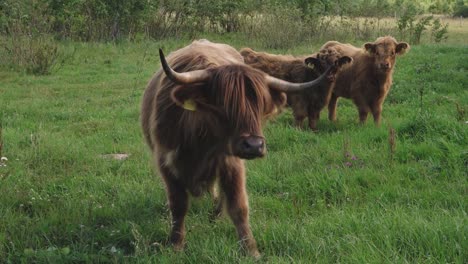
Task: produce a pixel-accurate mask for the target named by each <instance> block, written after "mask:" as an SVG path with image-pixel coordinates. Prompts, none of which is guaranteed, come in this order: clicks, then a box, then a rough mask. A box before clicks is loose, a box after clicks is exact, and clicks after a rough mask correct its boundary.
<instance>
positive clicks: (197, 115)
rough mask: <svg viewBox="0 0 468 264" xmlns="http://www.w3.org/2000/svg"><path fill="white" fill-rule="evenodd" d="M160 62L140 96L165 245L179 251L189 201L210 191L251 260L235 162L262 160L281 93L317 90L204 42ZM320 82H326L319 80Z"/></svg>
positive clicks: (239, 166)
mask: <svg viewBox="0 0 468 264" xmlns="http://www.w3.org/2000/svg"><path fill="white" fill-rule="evenodd" d="M161 62H162V65H163V69H164V70H160V71H158V72H157V73H156V74H155V75H154V76H153V78H152V79H151V81H150V82H149V84H148V86H147V89H146V91H145V93H144V96H143V103H142V109H141V121H142V127H143V134H144V136H145V139H146V141H147V143H148V145H149V146H150V148H151V150H152V152H153V155H154V158H155V163H156V164H157V166H158V168H159V171H160V174H161V176H162V178H163V179H164V182H165V184H166V191H167V197H168V200H169V207H170V211H171V214H172V231H171V235H170V242H171V243H172V244H173V245H174V247H175V248H176V249H182V248H183V245H184V237H185V228H184V219H185V215H186V214H187V210H188V204H189V195H192V196H200V195H202V194H203V193H204V192H205V191H207V190H212V189H213V186H215V184H217V185H218V188H217V189H218V190H219V191H220V193H219V201H220V203H219V204H218V207H217V208H216V209H215V212H214V214H216V215H217V214H219V213H220V211H221V208H222V205H223V204H224V205H225V206H226V208H227V212H228V213H229V216H230V217H231V219H232V221H233V223H234V225H235V226H236V230H237V233H238V236H239V239H240V240H241V242H242V245H243V246H244V247H245V249H246V250H247V252H248V253H249V254H250V255H252V256H255V257H257V256H259V252H258V250H257V246H256V242H255V239H254V237H253V235H252V232H251V229H250V227H249V206H248V199H247V192H246V186H245V184H246V176H245V168H244V161H243V160H242V159H252V158H256V157H261V156H263V155H265V152H266V148H265V139H264V137H263V133H262V123H263V121H264V120H265V119H266V118H267V117H268V116H270V115H271V114H272V113H274V112H275V109H276V108H278V107H282V105H284V104H285V101H286V99H285V96H284V94H283V93H282V92H281V91H283V90H284V87H288V89H289V88H291V87H292V86H294V87H293V88H294V89H303V88H304V87H309V86H311V87H313V86H315V85H316V83H315V82H311V83H307V84H299V85H297V84H291V83H287V82H284V81H281V80H278V79H275V78H273V77H271V76H268V75H266V74H265V73H263V72H261V71H259V70H256V69H253V68H252V67H250V66H248V65H245V64H244V61H243V58H242V56H241V55H240V54H239V53H238V52H237V51H236V50H235V49H234V48H232V47H230V46H228V45H225V44H217V43H212V42H209V41H207V40H201V41H194V42H193V43H192V44H191V45H189V46H187V47H185V48H182V49H180V50H177V51H175V52H173V53H171V54H170V56H169V57H168V60H167V62H166V60H165V58H164V55H163V54H162V52H161ZM171 68H172V69H171ZM323 79H326V78H325V75H323V76H321V79H320V78H319V80H318V81H320V80H323ZM312 83H313V84H312ZM283 86H284V87H283ZM275 87H276V88H275ZM278 87H279V88H278ZM280 88H281V89H280ZM293 88H291V89H293ZM277 89H279V90H281V91H278V90H277Z"/></svg>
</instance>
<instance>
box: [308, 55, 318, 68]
mask: <svg viewBox="0 0 468 264" xmlns="http://www.w3.org/2000/svg"><path fill="white" fill-rule="evenodd" d="M304 63H305V64H306V65H307V66H309V67H311V68H317V67H319V66H320V61H319V59H317V58H314V57H308V58H306V59H305V60H304Z"/></svg>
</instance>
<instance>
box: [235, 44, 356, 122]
mask: <svg viewBox="0 0 468 264" xmlns="http://www.w3.org/2000/svg"><path fill="white" fill-rule="evenodd" d="M240 53H241V55H242V56H243V57H244V61H245V63H246V64H248V65H250V66H252V67H254V68H256V69H259V70H262V71H264V72H266V73H268V74H269V75H271V76H274V77H277V78H280V79H282V80H286V81H289V82H296V83H298V82H306V81H310V80H313V79H315V78H317V76H319V75H320V74H322V73H323V72H324V71H325V69H327V68H328V67H330V66H334V67H333V70H332V71H331V72H330V73H329V74H328V76H327V80H326V81H324V82H322V85H320V86H318V87H317V88H315V89H308V90H307V91H303V92H297V93H289V94H288V104H289V105H290V106H291V108H292V111H293V116H294V120H295V124H296V126H298V127H302V124H303V121H304V119H305V118H306V117H308V119H309V128H310V129H312V130H314V131H317V121H318V120H319V119H320V111H321V110H322V109H323V108H324V107H325V106H326V105H328V101H329V99H330V96H331V91H332V89H333V84H334V80H335V75H336V73H337V71H338V70H339V69H340V68H341V67H342V66H343V65H344V64H347V63H350V62H351V61H352V59H351V58H350V57H348V56H341V55H340V54H339V53H338V52H335V51H334V50H333V49H327V50H321V51H319V52H318V53H316V54H313V55H311V56H310V57H307V56H302V57H294V56H290V55H275V54H269V53H265V52H256V51H254V50H252V49H250V48H244V49H242V50H241V51H240Z"/></svg>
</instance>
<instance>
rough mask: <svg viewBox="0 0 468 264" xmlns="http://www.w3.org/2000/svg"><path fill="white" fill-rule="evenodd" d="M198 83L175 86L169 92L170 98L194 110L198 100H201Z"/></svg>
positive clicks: (201, 95)
mask: <svg viewBox="0 0 468 264" xmlns="http://www.w3.org/2000/svg"><path fill="white" fill-rule="evenodd" d="M202 87H203V86H200V85H190V86H183V85H178V86H176V87H175V88H174V89H173V90H172V92H171V99H172V100H173V101H174V102H175V103H176V104H177V105H178V106H180V107H182V108H184V109H186V110H190V111H195V110H196V109H197V105H198V103H199V102H201V101H202V100H203V92H202Z"/></svg>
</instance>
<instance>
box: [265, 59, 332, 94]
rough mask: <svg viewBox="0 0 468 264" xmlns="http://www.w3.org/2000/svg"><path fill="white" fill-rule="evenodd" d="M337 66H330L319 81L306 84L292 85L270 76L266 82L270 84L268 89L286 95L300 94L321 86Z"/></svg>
mask: <svg viewBox="0 0 468 264" xmlns="http://www.w3.org/2000/svg"><path fill="white" fill-rule="evenodd" d="M334 67H335V66H330V67H328V69H327V70H326V71H325V72H324V73H323V74H322V75H320V76H319V77H318V78H317V79H315V80H313V81H310V82H305V83H291V82H288V81H283V80H281V79H278V78H275V77H272V76H270V75H267V76H266V81H267V84H268V87H270V88H272V89H275V90H277V91H280V92H284V93H292V92H300V91H303V90H305V89H308V88H313V87H316V86H318V85H320V84H321V83H322V82H323V81H324V80H325V79H326V78H327V75H328V74H329V73H330V71H332V69H333V68H334Z"/></svg>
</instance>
